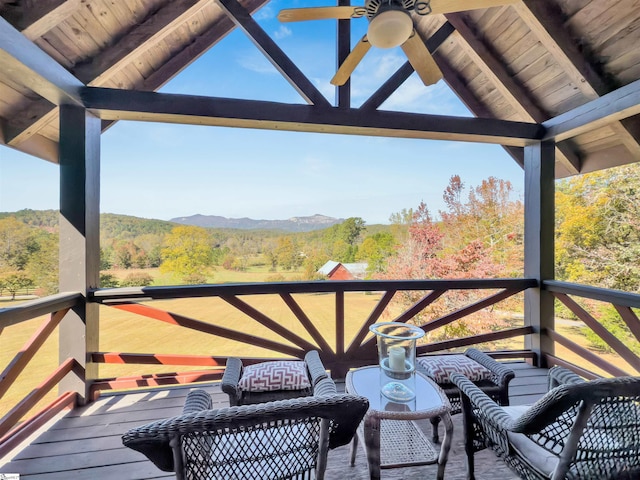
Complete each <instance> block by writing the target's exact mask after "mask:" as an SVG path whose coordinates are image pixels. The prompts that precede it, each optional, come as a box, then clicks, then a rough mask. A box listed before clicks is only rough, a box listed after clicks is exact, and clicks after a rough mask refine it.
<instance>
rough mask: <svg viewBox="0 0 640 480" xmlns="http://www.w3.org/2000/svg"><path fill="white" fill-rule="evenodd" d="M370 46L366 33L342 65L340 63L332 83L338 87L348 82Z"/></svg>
mask: <svg viewBox="0 0 640 480" xmlns="http://www.w3.org/2000/svg"><path fill="white" fill-rule="evenodd" d="M370 48H371V44H370V43H369V41H368V40H367V36H366V35H365V36H364V37H362V38H361V39H360V41H359V42H358V43H357V44H356V46H355V47H354V48H353V50H351V53H350V54H349V55H348V56H347V58H345V60H344V62H342V65H340V68H339V69H338V71H337V72H336V74H335V75H334V76H333V78H332V79H331V83H332V84H333V85H335V86H337V87H339V86H341V85H344V84H345V83H347V80H348V79H349V77H350V76H351V74H352V73H353V71H354V70H355V69H356V67H357V66H358V64H359V63H360V61H361V60H362V59H363V58H364V56H365V55H366V54H367V52H368V51H369V49H370Z"/></svg>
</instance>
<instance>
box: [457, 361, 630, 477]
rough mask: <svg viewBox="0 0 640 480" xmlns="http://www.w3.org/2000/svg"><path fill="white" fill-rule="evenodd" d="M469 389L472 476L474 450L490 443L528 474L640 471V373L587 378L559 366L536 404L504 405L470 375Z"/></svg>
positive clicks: (465, 401)
mask: <svg viewBox="0 0 640 480" xmlns="http://www.w3.org/2000/svg"><path fill="white" fill-rule="evenodd" d="M451 380H452V381H453V382H454V383H455V384H456V385H457V386H458V388H459V389H460V390H461V391H462V393H463V397H462V406H463V413H464V430H465V437H466V445H465V447H466V450H467V459H468V478H470V479H473V478H474V474H473V468H474V464H473V452H474V451H475V450H479V449H482V448H484V447H489V448H491V449H492V450H494V451H495V453H496V454H497V455H498V456H499V457H500V458H502V459H503V460H504V461H505V462H506V463H507V465H509V467H510V468H511V469H512V470H514V471H515V472H516V473H517V474H518V475H520V476H521V477H522V478H525V479H535V480H541V479H545V480H548V479H552V480H560V479H572V480H574V479H589V480H596V479H597V480H608V479H611V480H613V479H627V480H631V479H638V478H640V377H620V378H612V379H611V378H603V379H598V380H593V381H589V382H586V381H584V380H583V379H582V378H581V377H579V376H578V375H576V374H574V373H572V372H570V371H568V370H566V369H564V368H560V367H554V368H552V369H551V370H550V371H549V387H550V390H549V392H548V393H547V394H546V395H545V396H544V397H543V398H541V399H540V400H539V401H538V402H536V403H535V404H534V405H532V406H524V407H523V406H520V407H501V406H499V405H497V404H496V403H495V402H494V401H493V400H491V399H490V398H489V397H488V396H487V395H486V394H484V393H483V392H482V391H481V390H480V389H479V388H477V387H476V386H475V385H473V383H471V382H470V381H469V380H468V379H467V378H465V377H464V376H462V375H459V374H453V375H452V376H451Z"/></svg>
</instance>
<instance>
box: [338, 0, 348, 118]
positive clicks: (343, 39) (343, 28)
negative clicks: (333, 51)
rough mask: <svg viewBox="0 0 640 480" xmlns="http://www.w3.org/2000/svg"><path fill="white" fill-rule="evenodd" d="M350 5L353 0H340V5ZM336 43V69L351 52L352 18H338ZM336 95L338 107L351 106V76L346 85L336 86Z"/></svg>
mask: <svg viewBox="0 0 640 480" xmlns="http://www.w3.org/2000/svg"><path fill="white" fill-rule="evenodd" d="M350 5H351V0H338V6H340V7H348V6H350ZM336 45H337V56H336V58H337V60H338V62H337V63H338V65H337V67H336V69H339V68H340V66H341V65H342V63H343V62H344V61H345V60H346V59H347V57H348V56H349V54H350V53H351V19H349V20H338V32H337V40H336ZM336 71H337V70H336ZM336 96H337V103H338V107H340V108H345V109H347V108H351V78H349V79H348V80H347V82H346V83H345V84H344V85H342V86H340V87H337V88H336Z"/></svg>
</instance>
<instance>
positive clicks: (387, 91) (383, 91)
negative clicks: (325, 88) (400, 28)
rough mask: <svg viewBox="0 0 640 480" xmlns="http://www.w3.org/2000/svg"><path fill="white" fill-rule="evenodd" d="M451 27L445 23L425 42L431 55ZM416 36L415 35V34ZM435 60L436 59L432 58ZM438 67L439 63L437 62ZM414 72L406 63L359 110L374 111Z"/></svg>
mask: <svg viewBox="0 0 640 480" xmlns="http://www.w3.org/2000/svg"><path fill="white" fill-rule="evenodd" d="M454 30H455V29H454V28H453V25H451V24H450V23H449V22H445V23H444V24H443V25H442V26H441V27H440V28H439V29H438V30H437V31H436V33H434V34H433V35H432V36H431V37H430V38H429V40H427V42H426V44H427V49H428V50H429V52H431V54H434V53H435V51H436V50H437V49H438V47H440V45H442V44H443V43H444V41H445V40H446V39H447V38H449V35H451V34H452V33H453V32H454ZM416 35H417V33H416ZM434 58H436V57H434ZM437 63H438V66H439V65H440V62H437ZM414 71H415V70H414V69H413V67H412V66H411V63H410V62H406V63H405V64H404V65H403V66H401V67H400V68H399V69H398V70H397V71H396V72H395V73H394V74H393V75H392V76H391V77H390V78H389V79H388V80H387V81H386V82H385V83H384V84H382V86H381V87H380V88H379V89H378V90H376V91H375V92H374V93H373V95H371V97H369V99H368V100H366V101H365V102H364V103H363V104H362V105H361V106H360V108H362V109H363V110H366V109H376V108H378V107H379V106H380V105H382V104H383V103H384V102H385V101H386V100H387V99H388V98H389V97H390V96H391V95H392V94H393V92H395V91H396V90H397V89H398V88H399V87H400V85H402V84H403V83H404V82H405V81H406V80H407V79H408V78H409V77H410V76H411V74H412V73H413V72H414Z"/></svg>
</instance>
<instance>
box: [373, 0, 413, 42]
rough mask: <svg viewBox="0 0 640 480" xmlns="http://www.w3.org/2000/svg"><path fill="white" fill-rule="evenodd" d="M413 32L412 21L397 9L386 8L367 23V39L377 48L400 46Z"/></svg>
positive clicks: (402, 11)
mask: <svg viewBox="0 0 640 480" xmlns="http://www.w3.org/2000/svg"><path fill="white" fill-rule="evenodd" d="M412 32H413V20H411V17H410V16H409V14H408V13H407V12H406V11H404V10H401V9H398V8H393V7H391V8H386V9H385V10H383V11H381V12H380V13H378V14H377V15H376V16H375V17H373V18H372V19H371V21H370V22H369V29H368V30H367V39H368V40H369V43H371V45H373V46H374V47H378V48H393V47H398V46H400V45H402V44H403V43H404V42H406V41H407V39H408V38H409V37H410V36H411V33H412Z"/></svg>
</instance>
